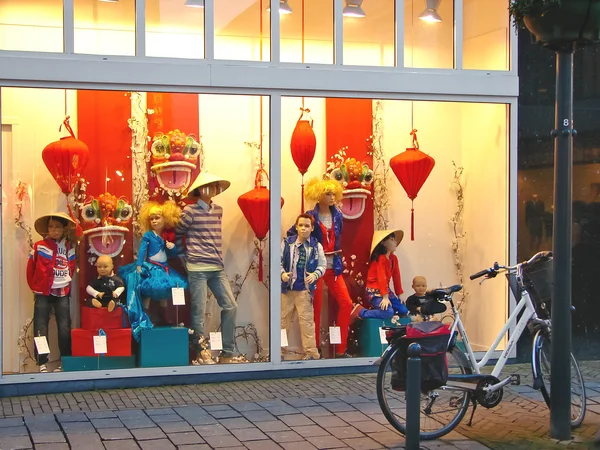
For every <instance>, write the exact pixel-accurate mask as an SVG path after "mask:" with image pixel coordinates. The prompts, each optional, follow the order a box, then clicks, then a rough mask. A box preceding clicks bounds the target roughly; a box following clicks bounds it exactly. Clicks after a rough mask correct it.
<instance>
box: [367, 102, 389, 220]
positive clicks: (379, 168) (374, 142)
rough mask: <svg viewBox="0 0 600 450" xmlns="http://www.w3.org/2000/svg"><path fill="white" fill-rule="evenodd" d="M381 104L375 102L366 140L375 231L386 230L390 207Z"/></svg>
mask: <svg viewBox="0 0 600 450" xmlns="http://www.w3.org/2000/svg"><path fill="white" fill-rule="evenodd" d="M382 111H383V102H382V101H381V100H378V101H376V102H375V109H374V111H373V135H372V136H371V137H369V138H368V139H367V148H368V151H367V154H369V155H372V156H373V173H374V174H375V177H374V180H373V209H374V212H375V229H377V230H385V229H387V228H388V225H389V219H388V209H389V207H390V196H389V192H388V186H387V182H388V178H389V174H390V167H389V164H387V162H386V159H385V154H384V152H383V145H382V142H383V118H382Z"/></svg>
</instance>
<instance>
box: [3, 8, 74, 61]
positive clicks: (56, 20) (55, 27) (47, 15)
mask: <svg viewBox="0 0 600 450" xmlns="http://www.w3.org/2000/svg"><path fill="white" fill-rule="evenodd" d="M0 49H2V50H20V51H32V52H58V53H60V52H62V51H63V2H62V0H16V1H12V0H11V1H9V0H4V1H2V2H0Z"/></svg>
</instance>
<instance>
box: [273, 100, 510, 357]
mask: <svg viewBox="0 0 600 450" xmlns="http://www.w3.org/2000/svg"><path fill="white" fill-rule="evenodd" d="M299 107H302V108H304V109H309V110H310V114H307V115H305V116H303V117H302V118H301V119H300V120H298V108H299ZM282 111H283V114H282V141H281V148H282V156H281V157H282V168H281V180H282V196H283V198H284V199H285V206H284V208H283V210H282V224H281V236H282V238H285V237H286V236H290V237H292V239H291V240H289V239H290V237H288V238H287V239H288V241H287V244H288V245H292V244H293V243H295V242H296V240H295V239H294V238H293V236H294V235H295V234H297V233H295V232H294V225H295V223H296V221H297V218H298V216H299V214H300V213H301V212H308V213H310V214H312V215H313V218H314V219H315V221H314V228H315V229H316V232H315V231H313V237H315V238H316V239H317V240H319V241H320V242H322V243H323V247H324V251H325V253H326V254H329V261H328V264H329V265H328V267H329V268H330V269H329V270H327V271H326V273H325V276H324V277H323V279H322V280H321V281H318V282H317V283H316V285H315V287H316V291H315V292H314V295H313V296H314V301H313V302H312V310H313V314H314V315H315V321H316V325H314V327H315V329H316V330H317V340H316V346H317V347H318V348H319V349H320V350H321V354H322V357H324V358H334V357H337V358H340V357H347V356H348V355H351V356H364V357H366V356H371V357H373V356H374V357H377V356H379V355H380V354H381V352H382V350H383V349H384V348H385V344H382V343H381V341H380V335H379V327H381V326H383V325H384V324H386V325H388V326H389V325H391V324H392V322H391V320H393V317H392V316H394V315H396V314H394V312H401V311H402V309H401V308H399V309H397V310H395V311H392V310H391V309H390V310H388V311H385V312H384V311H382V310H381V309H379V310H378V309H377V308H373V309H371V310H370V311H367V310H368V309H369V308H371V307H372V306H373V305H374V303H375V302H378V300H377V297H378V295H377V293H376V290H377V289H379V292H380V293H381V292H382V291H381V289H385V287H384V286H385V284H386V283H385V281H391V282H390V289H391V290H392V291H393V292H394V293H395V294H398V297H399V298H400V299H401V300H402V301H406V300H407V298H408V297H409V296H410V295H412V294H413V293H414V289H413V287H412V286H413V279H414V278H415V277H417V276H423V277H425V278H426V280H427V285H428V287H429V288H434V287H438V286H448V285H453V284H463V285H464V286H465V289H464V290H463V292H462V294H457V295H456V297H455V299H457V300H458V304H459V305H461V306H460V307H461V310H462V313H463V319H464V322H465V324H466V327H467V330H468V332H469V336H470V340H471V344H472V345H473V346H474V349H476V350H482V349H484V348H486V346H488V347H489V345H491V343H492V342H493V339H494V338H495V334H496V333H497V331H498V329H500V328H501V327H502V325H503V324H504V321H505V320H506V318H507V313H508V293H507V287H506V283H502V282H498V283H493V282H490V283H485V284H483V285H479V284H478V283H477V282H472V281H470V280H469V279H468V275H470V274H472V273H475V272H477V271H479V270H481V269H484V268H487V267H490V266H491V265H492V264H493V263H494V261H508V242H509V237H508V192H509V186H508V163H509V153H508V125H507V124H508V114H509V108H508V106H507V105H504V104H486V103H455V102H428V101H414V102H412V101H399V100H398V101H396V100H370V99H344V98H295V97H285V98H283V103H282ZM311 121H312V122H311ZM311 123H312V132H311V127H310V124H311ZM415 128H416V129H417V130H418V132H417V137H418V143H419V144H420V151H421V152H423V153H424V154H427V155H429V156H430V157H431V158H433V162H434V167H433V170H432V171H431V173H430V175H429V176H428V177H427V178H426V180H425V181H424V184H423V185H422V188H421V189H420V191H419V192H418V198H417V199H416V200H415V201H414V205H412V206H413V207H414V240H413V239H411V201H410V199H409V198H408V197H407V192H405V191H404V189H403V188H402V185H401V184H400V182H399V178H397V177H396V175H395V173H394V171H393V169H394V168H396V169H397V170H398V169H399V167H400V165H398V164H400V163H395V162H394V157H395V156H396V155H399V154H401V153H402V152H404V151H405V149H407V148H411V149H412V147H413V141H412V137H411V135H410V132H411V130H413V129H415ZM313 133H314V134H313ZM313 136H314V138H313ZM313 139H314V140H313ZM313 144H314V145H313ZM313 151H314V156H312V155H313ZM406 151H413V150H406ZM311 156H312V157H311ZM322 180H326V181H325V182H323V181H322ZM338 181H339V182H338ZM403 181H404V182H406V181H407V180H405V179H404V180H403ZM303 185H304V187H303ZM303 190H304V197H305V201H304V203H302V192H303ZM326 192H332V193H333V194H334V197H336V196H337V201H335V202H334V203H335V206H331V207H328V205H327V204H326V203H327V202H326V197H327V196H326V195H325V194H324V193H326ZM413 194H414V193H413ZM323 202H324V203H323ZM483 205H485V213H484V212H483V209H482V208H483ZM327 211H329V212H330V213H329V214H327ZM340 229H341V230H342V231H341V232H340V231H339V230H340ZM382 230H388V231H382ZM397 230H401V231H397ZM296 231H298V230H296ZM391 232H396V238H397V239H398V240H400V244H399V246H398V248H397V249H396V251H395V255H396V256H397V258H398V262H399V264H398V267H399V272H400V277H399V280H398V281H399V283H395V282H394V280H393V277H392V280H385V281H383V282H381V281H379V279H378V277H377V276H376V275H375V274H374V272H373V269H372V266H373V264H374V263H373V262H371V256H372V253H371V251H372V249H373V248H374V246H375V245H376V244H377V243H379V242H380V240H381V239H382V238H385V237H386V236H388V235H389V234H390V233H391ZM323 236H325V237H323ZM326 256H327V255H326ZM283 269H284V271H287V270H288V268H287V267H284V268H283ZM290 283H292V282H290ZM282 286H283V287H284V288H286V289H287V288H289V283H288V285H286V284H285V283H284V285H282ZM299 287H300V288H301V286H299ZM292 291H294V289H292ZM297 295H299V294H297V293H294V292H292V294H291V296H290V295H289V294H286V295H282V305H283V306H282V324H281V325H282V328H284V329H286V335H287V337H288V344H289V345H288V347H286V348H284V358H283V359H284V360H295V359H299V358H301V357H303V356H304V355H306V354H307V353H310V352H309V351H308V350H307V349H306V348H303V347H305V343H304V342H302V339H301V335H302V334H304V332H303V331H302V328H304V329H305V330H306V329H309V332H310V327H311V324H310V322H307V321H306V320H305V321H302V319H299V320H298V321H296V320H293V321H287V322H286V320H285V316H286V315H289V314H290V313H291V312H293V309H294V308H292V307H289V308H288V306H289V305H290V301H291V300H290V299H291V298H293V297H294V296H297ZM388 295H390V296H391V293H389V294H388ZM390 298H391V297H390ZM484 299H485V300H484ZM286 305H287V306H286ZM356 305H361V307H365V308H366V309H365V310H363V311H362V312H361V313H360V315H359V318H357V319H356V320H355V317H354V316H355V315H356V312H358V311H360V310H361V307H356ZM296 307H297V305H296ZM309 307H310V305H309ZM286 308H288V310H287V311H286ZM319 308H320V310H321V311H320V314H319ZM353 310H354V312H355V314H351V312H352V311H353ZM298 314H300V312H298ZM397 315H398V316H399V317H398V319H399V320H400V321H406V317H402V313H400V314H397ZM446 317H447V316H446V314H442V318H443V320H446ZM299 325H300V326H299ZM346 336H347V338H346ZM346 339H347V340H346ZM334 342H335V343H336V344H335V345H334V344H333V343H334ZM501 345H502V344H501Z"/></svg>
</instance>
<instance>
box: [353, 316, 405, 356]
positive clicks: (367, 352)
mask: <svg viewBox="0 0 600 450" xmlns="http://www.w3.org/2000/svg"><path fill="white" fill-rule="evenodd" d="M407 323H410V319H409V318H408V317H401V318H400V324H402V325H405V324H407ZM394 326H398V325H397V324H393V323H392V320H391V319H390V320H381V319H363V320H361V321H360V330H359V331H358V351H359V353H360V356H372V357H378V356H381V354H382V353H383V351H384V350H385V349H386V347H387V344H382V343H381V339H380V337H379V328H380V327H394Z"/></svg>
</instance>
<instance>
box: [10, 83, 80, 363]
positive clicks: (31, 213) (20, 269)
mask: <svg viewBox="0 0 600 450" xmlns="http://www.w3.org/2000/svg"><path fill="white" fill-rule="evenodd" d="M67 98H68V100H67V101H68V103H69V106H68V108H67V111H68V113H69V114H72V119H71V125H72V127H73V130H74V131H75V132H77V121H76V97H75V93H74V92H69V93H68V96H67ZM42 105H43V107H42ZM1 108H2V138H3V139H2V142H3V149H2V153H3V154H2V187H3V190H2V196H3V199H4V201H3V205H2V207H3V208H2V260H3V261H2V267H3V273H2V278H3V280H4V283H3V284H2V298H3V299H4V301H3V303H2V308H3V314H2V317H3V322H2V333H3V341H2V343H3V346H2V356H3V371H4V372H5V373H6V372H17V373H18V372H19V367H20V361H21V358H20V356H19V352H18V348H17V339H18V337H19V334H20V332H21V328H22V327H23V326H24V324H25V321H26V320H27V319H28V318H31V317H32V316H33V294H32V293H31V290H30V289H29V287H28V286H27V281H26V270H25V269H26V266H27V258H28V255H29V246H28V245H27V240H26V234H25V232H24V231H22V230H20V229H18V228H16V227H15V224H14V213H15V211H16V206H15V202H16V201H17V199H16V197H15V194H14V189H15V187H16V186H17V185H18V182H19V181H22V182H23V183H26V184H27V185H28V186H30V187H31V190H30V192H31V194H32V196H31V199H30V200H29V201H27V202H25V208H24V212H23V213H24V217H23V219H24V221H25V224H26V225H28V226H30V227H31V228H32V229H33V221H34V220H35V218H36V217H39V216H42V215H44V214H49V213H52V212H55V211H57V210H60V211H66V204H65V200H64V196H63V195H62V194H61V192H60V189H59V188H58V185H57V184H56V182H55V181H54V179H53V178H52V176H51V175H50V173H49V172H48V170H47V169H46V166H45V165H44V162H43V160H42V157H41V154H42V150H43V149H44V147H45V146H46V145H48V144H49V143H50V142H53V141H56V140H58V139H59V138H60V137H62V136H64V133H59V132H58V126H59V125H60V124H61V123H62V121H63V120H64V118H65V91H64V90H58V89H56V90H52V89H21V88H18V89H17V88H3V89H2V105H1ZM33 239H34V241H37V240H39V239H41V237H40V236H39V235H38V234H37V233H36V232H35V231H33ZM74 292H77V289H76V288H75V289H74ZM77 302H78V300H77V296H76V295H75V296H74V297H73V298H72V299H71V305H72V308H71V316H72V319H73V321H74V323H76V320H77V317H78V315H79V308H78V307H77ZM50 336H51V339H50V348H51V350H52V353H51V355H50V360H51V361H52V360H54V359H56V358H57V357H58V345H57V342H56V328H55V325H54V320H52V321H51V325H50Z"/></svg>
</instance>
